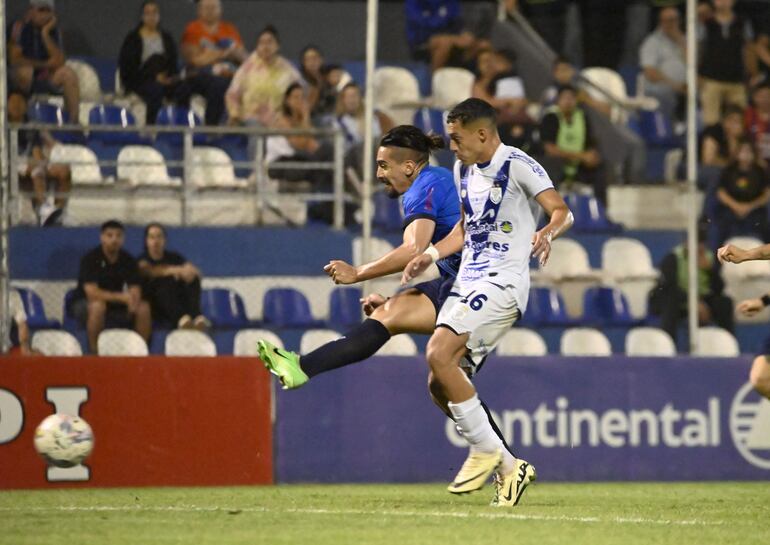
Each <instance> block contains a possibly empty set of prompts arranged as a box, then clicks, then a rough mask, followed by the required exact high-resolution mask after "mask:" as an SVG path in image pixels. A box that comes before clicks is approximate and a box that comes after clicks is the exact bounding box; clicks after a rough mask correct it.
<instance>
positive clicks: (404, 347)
mask: <svg viewBox="0 0 770 545" xmlns="http://www.w3.org/2000/svg"><path fill="white" fill-rule="evenodd" d="M376 355H377V356H416V355H417V345H416V344H415V343H414V340H412V338H411V337H410V336H409V335H406V334H403V333H402V334H400V335H394V336H393V337H391V338H390V340H389V341H388V342H386V343H385V344H384V345H383V347H382V348H380V349H379V350H378V351H377V354H376Z"/></svg>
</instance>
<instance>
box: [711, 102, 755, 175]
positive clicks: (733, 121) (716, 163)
mask: <svg viewBox="0 0 770 545" xmlns="http://www.w3.org/2000/svg"><path fill="white" fill-rule="evenodd" d="M744 133H745V132H744V127H743V108H741V107H740V106H735V105H732V104H731V105H729V106H728V107H727V108H726V109H725V113H724V116H723V117H722V120H721V121H720V122H719V123H715V124H714V125H710V126H708V127H706V128H705V129H703V134H702V135H701V143H700V163H701V166H709V167H725V166H727V165H728V164H730V163H731V162H732V161H733V159H735V154H736V153H737V152H738V145H739V144H740V143H741V141H742V139H743V136H744Z"/></svg>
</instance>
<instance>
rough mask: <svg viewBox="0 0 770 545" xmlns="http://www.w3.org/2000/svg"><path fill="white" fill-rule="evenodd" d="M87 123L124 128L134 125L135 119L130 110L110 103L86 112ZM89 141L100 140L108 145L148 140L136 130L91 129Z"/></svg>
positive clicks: (137, 142)
mask: <svg viewBox="0 0 770 545" xmlns="http://www.w3.org/2000/svg"><path fill="white" fill-rule="evenodd" d="M88 124H89V125H91V126H99V125H119V126H121V127H123V128H124V129H127V128H129V127H136V119H135V118H134V114H132V113H131V111H130V110H128V109H126V108H123V107H121V106H115V105H112V104H99V105H98V106H94V107H93V108H91V111H90V112H89V113H88ZM88 139H89V141H92V142H101V143H103V144H108V145H129V144H147V143H149V140H148V139H146V138H142V137H141V136H139V134H138V133H137V132H136V131H124V132H110V131H107V132H105V131H91V133H90V134H89V137H88Z"/></svg>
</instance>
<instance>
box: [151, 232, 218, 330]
mask: <svg viewBox="0 0 770 545" xmlns="http://www.w3.org/2000/svg"><path fill="white" fill-rule="evenodd" d="M139 273H140V274H141V275H142V277H143V279H144V293H145V297H146V298H147V300H148V301H149V302H150V308H151V309H152V316H153V319H154V320H155V322H156V323H160V324H162V325H164V326H167V327H168V326H170V327H172V328H173V327H180V328H184V329H188V328H195V329H199V330H204V329H206V328H208V327H209V326H210V325H211V324H210V323H209V321H208V320H207V319H206V318H205V317H204V316H203V315H202V314H201V303H200V301H201V273H200V271H199V270H198V269H197V268H196V267H195V265H193V264H192V263H190V262H189V261H187V260H186V259H185V258H184V257H182V256H181V255H179V254H178V253H176V252H171V251H169V250H166V231H165V230H164V229H163V226H162V225H160V224H159V223H151V224H149V225H148V226H147V228H146V229H145V230H144V253H143V254H142V255H141V256H139Z"/></svg>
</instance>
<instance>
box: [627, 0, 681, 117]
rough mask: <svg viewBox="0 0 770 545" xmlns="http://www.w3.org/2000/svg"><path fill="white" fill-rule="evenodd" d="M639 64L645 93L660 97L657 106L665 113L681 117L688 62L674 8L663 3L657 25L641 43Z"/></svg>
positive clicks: (678, 20) (667, 115) (668, 115)
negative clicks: (664, 5) (663, 6)
mask: <svg viewBox="0 0 770 545" xmlns="http://www.w3.org/2000/svg"><path fill="white" fill-rule="evenodd" d="M639 64H640V65H641V67H642V70H643V72H644V94H645V95H650V96H653V97H655V98H657V99H658V100H659V101H660V110H661V112H662V113H663V114H664V115H665V116H666V117H668V118H669V119H672V120H673V119H674V118H676V119H678V120H681V119H682V118H683V117H684V97H685V93H686V92H687V64H686V61H685V36H684V33H683V32H682V30H681V28H680V16H679V11H678V10H677V9H676V8H674V7H665V8H663V9H661V10H660V11H659V12H658V27H657V29H656V30H655V32H653V33H652V34H650V35H649V36H647V38H646V39H645V40H644V42H643V43H642V47H641V48H640V50H639Z"/></svg>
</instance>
